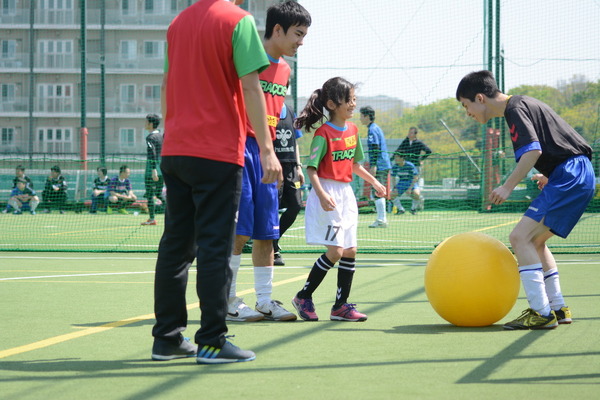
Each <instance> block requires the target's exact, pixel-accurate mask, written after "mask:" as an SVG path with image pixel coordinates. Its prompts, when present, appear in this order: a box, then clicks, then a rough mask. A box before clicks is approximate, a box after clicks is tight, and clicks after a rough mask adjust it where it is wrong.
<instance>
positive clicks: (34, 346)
mask: <svg viewBox="0 0 600 400" xmlns="http://www.w3.org/2000/svg"><path fill="white" fill-rule="evenodd" d="M307 277H308V274H302V275H299V276H297V277H295V278H289V279H285V280H283V281H279V282H273V287H276V286H281V285H285V284H287V283H293V282H296V281H300V280H305V279H306V278H307ZM250 293H254V289H246V290H243V291H240V292H238V296H240V297H241V296H244V295H246V294H250ZM186 308H187V309H188V310H193V309H197V308H198V301H195V302H193V303H190V304H188V305H187V306H186ZM154 318H155V315H154V313H152V314H146V315H140V316H137V317H133V318H127V319H122V320H120V321H115V322H110V323H108V324H103V325H100V326H96V327H92V328H85V329H79V328H78V329H79V330H78V331H75V332H71V333H67V334H63V335H58V336H54V337H51V338H48V339H42V340H40V341H37V342H34V343H29V344H26V345H23V346H18V347H13V348H11V349H6V350H0V359H3V358H6V357H10V356H14V355H16V354H22V353H25V352H28V351H33V350H39V349H43V348H45V347H49V346H53V345H55V344H58V343H63V342H66V341H69V340H73V339H78V338H80V337H84V336H88V335H92V334H95V333H101V332H105V331H107V330H110V329H113V328H117V327H120V326H125V325H130V324H133V323H136V322H140V321H146V320H152V319H154Z"/></svg>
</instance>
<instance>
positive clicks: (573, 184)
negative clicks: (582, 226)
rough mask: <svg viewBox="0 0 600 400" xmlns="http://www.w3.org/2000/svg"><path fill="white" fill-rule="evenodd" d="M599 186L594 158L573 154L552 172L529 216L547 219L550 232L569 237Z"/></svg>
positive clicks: (534, 218) (537, 219) (536, 218)
mask: <svg viewBox="0 0 600 400" xmlns="http://www.w3.org/2000/svg"><path fill="white" fill-rule="evenodd" d="M595 186H596V178H595V176H594V169H593V167H592V163H591V162H590V160H589V159H588V158H587V157H586V156H576V157H571V158H569V159H568V160H566V161H565V162H563V163H562V164H560V165H559V166H557V167H556V168H555V169H554V171H552V173H551V174H550V177H549V178H548V183H547V184H546V186H545V187H544V189H543V190H542V191H541V192H540V194H539V195H538V197H536V198H535V200H533V201H532V202H531V205H530V206H529V208H528V209H527V211H526V212H525V216H526V217H529V218H531V219H533V220H535V221H537V222H540V221H541V220H542V219H544V225H545V226H547V227H548V228H550V232H552V233H554V234H555V235H557V236H560V237H562V238H566V237H567V236H568V235H569V233H571V231H572V230H573V228H574V227H575V224H577V221H579V218H581V216H582V215H583V212H584V211H585V209H586V208H587V206H588V204H589V203H590V201H591V200H592V198H593V197H594V190H595Z"/></svg>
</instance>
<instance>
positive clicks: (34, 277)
mask: <svg viewBox="0 0 600 400" xmlns="http://www.w3.org/2000/svg"><path fill="white" fill-rule="evenodd" d="M153 273H154V271H142V272H106V273H98V274H71V275H45V276H20V277H15V278H0V281H15V280H22V279H46V278H74V277H81V276H109V275H138V274H153Z"/></svg>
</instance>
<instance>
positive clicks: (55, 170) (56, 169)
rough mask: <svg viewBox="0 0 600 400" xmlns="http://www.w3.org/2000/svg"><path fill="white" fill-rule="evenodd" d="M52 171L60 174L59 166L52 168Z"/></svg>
mask: <svg viewBox="0 0 600 400" xmlns="http://www.w3.org/2000/svg"><path fill="white" fill-rule="evenodd" d="M50 171H53V172H58V173H59V174H60V167H59V166H58V165H55V166H53V167H52V168H50Z"/></svg>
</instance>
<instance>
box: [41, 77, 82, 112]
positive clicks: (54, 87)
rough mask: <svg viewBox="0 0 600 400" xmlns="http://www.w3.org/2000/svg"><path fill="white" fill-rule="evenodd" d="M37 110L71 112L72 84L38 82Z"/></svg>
mask: <svg viewBox="0 0 600 400" xmlns="http://www.w3.org/2000/svg"><path fill="white" fill-rule="evenodd" d="M38 110H39V111H47V112H73V86H72V85H71V84H47V83H42V84H39V85H38Z"/></svg>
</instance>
